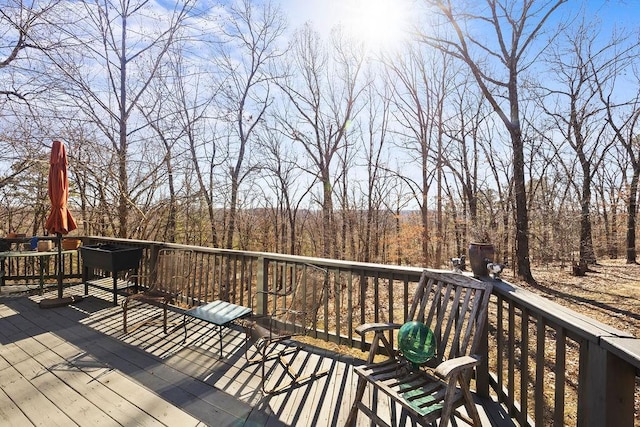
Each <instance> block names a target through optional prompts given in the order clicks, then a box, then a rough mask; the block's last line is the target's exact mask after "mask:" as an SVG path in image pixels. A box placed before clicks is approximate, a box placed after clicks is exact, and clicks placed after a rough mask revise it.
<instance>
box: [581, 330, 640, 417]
mask: <svg viewBox="0 0 640 427" xmlns="http://www.w3.org/2000/svg"><path fill="white" fill-rule="evenodd" d="M583 345H587V346H588V347H587V349H588V350H587V351H588V355H587V358H586V361H585V364H584V365H583V366H581V369H586V370H585V372H584V374H582V373H581V375H580V379H581V380H583V381H584V384H581V385H580V387H579V389H578V390H579V391H580V393H581V396H579V404H580V406H579V410H578V425H580V426H587V427H600V426H611V427H625V426H629V427H632V426H633V423H634V420H633V417H634V388H635V368H634V367H633V366H632V365H630V364H629V363H627V362H626V361H624V360H622V359H620V358H619V357H618V356H616V355H615V354H613V353H611V352H610V351H607V350H606V349H605V348H603V347H601V346H600V345H599V344H597V343H594V342H591V341H589V342H588V343H586V344H583Z"/></svg>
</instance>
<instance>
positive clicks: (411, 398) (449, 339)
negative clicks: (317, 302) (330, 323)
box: [346, 270, 492, 427]
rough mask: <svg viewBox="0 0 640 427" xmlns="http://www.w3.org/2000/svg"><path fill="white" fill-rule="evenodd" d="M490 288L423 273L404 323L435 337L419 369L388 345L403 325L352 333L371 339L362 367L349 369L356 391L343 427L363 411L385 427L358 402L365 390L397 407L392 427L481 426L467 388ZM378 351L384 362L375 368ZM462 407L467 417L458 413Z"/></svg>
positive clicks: (458, 277)
mask: <svg viewBox="0 0 640 427" xmlns="http://www.w3.org/2000/svg"><path fill="white" fill-rule="evenodd" d="M491 288H492V286H491V283H487V282H482V281H479V280H476V279H473V278H471V277H468V276H464V275H462V274H457V273H442V272H434V271H428V270H424V272H423V273H422V276H421V278H420V281H419V283H418V286H417V288H416V292H415V295H414V298H413V301H412V304H411V309H410V310H409V313H408V317H407V319H406V320H407V321H419V322H422V323H424V324H426V325H427V326H428V327H429V329H431V331H433V333H434V335H435V341H436V351H435V355H434V357H433V358H432V359H430V360H429V361H428V362H426V363H425V364H423V365H416V364H414V363H413V362H411V361H409V360H407V359H406V358H405V357H404V356H403V355H402V354H401V353H399V352H398V351H396V350H395V349H394V348H393V346H392V345H391V343H392V342H394V340H393V339H392V338H391V334H392V333H393V331H394V330H396V329H399V328H400V327H401V326H402V325H400V324H397V323H370V324H365V325H361V326H359V327H358V328H357V329H356V332H357V333H359V334H360V335H362V336H363V337H364V336H365V334H366V333H368V332H373V333H374V337H373V341H372V343H371V349H370V352H369V356H368V360H367V363H366V364H365V365H362V366H358V367H355V368H354V372H355V373H356V374H357V375H358V386H357V390H356V398H355V401H354V403H353V406H352V407H351V411H350V413H349V418H348V419H347V423H346V425H347V426H354V425H355V423H356V419H357V415H358V411H362V412H363V413H364V414H366V415H367V416H368V417H369V418H371V420H372V421H373V422H374V423H375V424H376V425H380V426H389V424H388V423H387V422H386V421H385V420H383V419H381V417H380V416H379V415H378V414H376V413H375V412H374V411H373V410H372V409H370V408H369V407H368V406H367V405H366V404H364V403H363V402H362V398H363V396H364V392H365V389H366V387H367V386H369V387H372V388H373V389H375V390H376V391H377V392H378V393H374V394H373V396H374V398H375V396H378V395H380V396H383V395H386V396H388V397H389V398H390V399H391V401H392V404H393V403H397V404H399V405H400V407H401V415H400V418H401V419H400V421H399V422H397V421H395V420H393V421H392V423H393V424H394V425H404V422H405V421H406V418H407V417H408V418H411V419H412V420H413V421H415V422H416V423H418V424H420V425H428V424H430V423H432V422H433V421H435V420H438V419H440V420H441V421H440V424H439V426H441V427H442V426H447V425H448V423H449V421H450V419H451V418H452V417H454V416H457V417H459V418H461V419H463V420H465V421H466V422H467V423H469V424H473V425H475V426H480V425H481V422H480V417H479V415H478V412H477V410H476V407H475V404H474V402H473V398H472V395H471V392H470V388H469V383H470V380H471V376H472V374H473V371H474V368H475V367H476V366H477V365H478V364H479V363H480V356H479V355H478V354H477V352H478V351H479V347H480V345H481V342H482V337H483V334H484V333H485V326H486V318H487V307H488V304H489V297H490V295H491ZM385 334H389V337H387V335H385ZM380 345H382V346H383V347H384V348H383V349H384V350H385V353H386V354H387V355H388V356H389V357H388V359H387V360H384V361H383V362H378V363H374V357H375V356H376V354H378V353H379V350H380ZM462 405H464V407H465V409H466V414H464V413H462V412H460V411H458V410H457V408H459V407H460V406H462ZM373 406H375V405H373ZM392 413H393V411H392Z"/></svg>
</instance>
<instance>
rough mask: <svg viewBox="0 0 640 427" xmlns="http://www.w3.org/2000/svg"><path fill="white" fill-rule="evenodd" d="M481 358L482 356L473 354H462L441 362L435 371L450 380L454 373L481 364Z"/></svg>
mask: <svg viewBox="0 0 640 427" xmlns="http://www.w3.org/2000/svg"><path fill="white" fill-rule="evenodd" d="M480 359H481V358H480V356H478V355H475V354H472V355H471V356H461V357H456V358H453V359H449V360H445V361H444V362H442V363H441V364H439V365H438V367H437V368H436V369H435V370H434V371H433V372H434V374H436V375H437V376H438V377H439V378H441V379H443V380H448V379H449V378H450V377H451V376H452V375H453V374H456V373H458V372H460V371H464V370H466V369H471V368H473V367H475V366H477V365H478V364H480Z"/></svg>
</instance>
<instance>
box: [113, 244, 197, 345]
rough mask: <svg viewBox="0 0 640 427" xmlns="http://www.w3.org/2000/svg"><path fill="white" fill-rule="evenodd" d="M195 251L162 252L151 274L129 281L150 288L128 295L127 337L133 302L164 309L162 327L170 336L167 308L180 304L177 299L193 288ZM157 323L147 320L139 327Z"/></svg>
mask: <svg viewBox="0 0 640 427" xmlns="http://www.w3.org/2000/svg"><path fill="white" fill-rule="evenodd" d="M193 259H194V257H193V251H191V250H185V249H161V250H160V251H158V257H157V259H156V263H155V265H153V267H152V268H151V270H150V272H149V274H137V275H130V276H128V277H127V280H128V281H134V280H137V281H138V283H142V284H145V283H146V284H147V285H148V288H147V289H145V290H144V291H142V292H139V293H135V294H131V295H128V296H127V297H126V298H125V300H124V301H123V303H122V326H123V329H124V332H125V333H127V332H128V331H127V311H128V310H129V309H130V308H131V306H130V304H131V303H132V302H134V301H135V302H138V303H146V304H151V305H155V306H159V307H162V309H163V316H162V326H163V330H164V333H165V334H166V333H167V307H168V305H169V304H173V303H175V302H176V299H177V297H178V296H179V295H180V294H181V293H183V292H184V291H185V290H186V289H188V287H189V278H190V275H191V270H192V267H193V266H192V262H193ZM155 320H156V319H154V318H152V319H145V320H143V321H141V322H138V323H137V324H136V326H135V328H136V329H137V328H138V327H140V326H142V325H144V324H149V323H152V322H155Z"/></svg>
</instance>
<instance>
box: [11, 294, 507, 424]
mask: <svg viewBox="0 0 640 427" xmlns="http://www.w3.org/2000/svg"><path fill="white" fill-rule="evenodd" d="M71 291H72V292H73V293H76V294H81V293H83V287H82V285H79V286H78V287H76V288H72V289H71ZM47 297H51V294H48V295H47V294H45V296H44V297H38V296H32V297H26V296H24V297H20V298H0V344H1V346H0V400H1V401H2V405H0V425H20V426H23V425H25V426H29V425H44V424H46V425H65V426H67V425H71V426H72V425H91V426H93V425H122V426H128V425H168V426H175V425H180V426H198V427H204V426H273V427H283V426H332V427H333V426H342V425H344V422H345V420H346V418H347V415H348V412H349V408H350V406H351V402H352V400H353V397H354V393H355V386H356V381H357V380H356V378H355V376H354V374H353V370H352V369H351V365H352V364H353V363H354V362H355V361H354V359H352V358H350V357H346V356H339V357H338V356H337V355H336V354H334V353H331V352H329V351H325V350H322V349H317V348H310V347H308V346H306V347H305V348H304V350H303V351H302V352H300V353H299V354H297V355H296V356H295V359H294V366H295V367H297V368H300V369H302V370H304V372H305V373H307V372H311V371H313V370H320V369H329V373H328V375H325V376H323V377H320V378H317V379H314V380H312V381H309V382H307V383H305V384H303V385H298V386H295V387H290V388H287V389H285V390H283V391H282V392H281V393H277V394H274V395H264V394H263V393H262V391H261V389H260V366H259V365H258V364H253V365H251V364H249V363H248V362H247V360H246V358H245V347H244V333H243V330H242V328H240V327H239V326H232V327H231V328H227V329H225V330H224V333H223V350H224V351H223V357H222V358H220V357H219V351H220V350H219V348H220V343H219V336H218V334H217V332H216V330H215V327H214V326H212V325H209V324H207V323H205V322H200V321H193V322H189V323H188V338H187V341H186V342H183V338H184V333H183V329H182V327H181V326H179V327H178V328H171V327H170V328H169V333H168V334H164V332H163V331H162V327H161V326H160V325H147V326H144V327H141V328H139V329H137V330H135V331H132V332H131V331H130V333H128V334H124V333H123V330H122V309H121V308H120V307H119V306H113V304H112V295H111V293H110V292H107V291H101V290H99V289H95V288H92V289H91V295H90V296H88V297H86V298H84V299H83V300H82V301H80V302H77V303H74V304H72V305H71V306H68V307H58V308H53V309H40V308H39V307H38V304H37V302H38V301H39V300H40V299H42V298H47ZM160 313H161V310H160V309H159V308H156V307H151V306H140V307H136V308H134V309H132V310H131V311H130V312H129V314H130V316H129V324H133V323H135V322H136V321H138V320H144V319H146V318H149V317H157V316H159V315H160ZM168 320H169V323H173V324H177V325H181V321H182V315H181V314H180V313H178V312H170V313H169V319H168ZM268 366H269V367H270V369H272V370H273V372H272V374H273V378H272V380H276V381H278V380H279V379H282V380H285V379H288V378H287V377H286V376H283V374H282V369H281V367H279V366H277V365H276V364H275V362H271V364H270V365H268ZM367 399H371V393H366V394H365V401H366V400H367ZM377 405H378V410H379V411H380V414H381V416H382V417H383V418H385V417H388V416H389V413H390V409H389V403H388V400H387V399H383V398H381V399H379V401H378V403H377ZM482 416H483V418H484V419H485V420H488V419H487V418H486V416H485V415H484V413H482ZM487 422H488V421H487ZM488 423H489V422H488ZM489 424H490V423H489ZM368 425H369V422H368V420H367V419H366V418H365V417H364V416H362V415H360V416H359V417H358V426H368ZM461 425H463V424H461ZM511 425H512V424H511Z"/></svg>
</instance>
